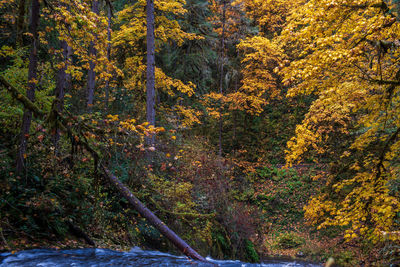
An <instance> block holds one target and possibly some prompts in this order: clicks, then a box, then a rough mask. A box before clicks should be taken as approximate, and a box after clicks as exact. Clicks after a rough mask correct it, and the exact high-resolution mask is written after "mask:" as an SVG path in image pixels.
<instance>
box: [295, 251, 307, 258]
mask: <svg viewBox="0 0 400 267" xmlns="http://www.w3.org/2000/svg"><path fill="white" fill-rule="evenodd" d="M304 256H305V255H304V252H303V251H299V252H297V253H296V257H298V258H303V257H304Z"/></svg>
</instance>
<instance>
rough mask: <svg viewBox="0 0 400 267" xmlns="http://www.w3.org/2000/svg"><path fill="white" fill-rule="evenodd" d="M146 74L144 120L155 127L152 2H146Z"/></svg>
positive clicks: (150, 0)
mask: <svg viewBox="0 0 400 267" xmlns="http://www.w3.org/2000/svg"><path fill="white" fill-rule="evenodd" d="M146 9H147V10H146V11H147V14H146V16H147V17H146V19H147V36H146V38H147V39H146V40H147V73H146V93H147V99H146V119H147V121H148V122H149V124H150V125H153V126H155V123H156V111H155V55H154V54H155V45H154V1H153V0H147V6H146ZM146 142H147V144H148V145H151V144H154V135H153V136H152V137H149V138H146Z"/></svg>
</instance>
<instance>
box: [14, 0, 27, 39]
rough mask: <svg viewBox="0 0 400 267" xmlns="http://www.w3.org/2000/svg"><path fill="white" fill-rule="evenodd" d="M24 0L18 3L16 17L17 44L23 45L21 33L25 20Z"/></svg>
mask: <svg viewBox="0 0 400 267" xmlns="http://www.w3.org/2000/svg"><path fill="white" fill-rule="evenodd" d="M25 3H26V1H25V0H20V1H19V3H18V19H17V37H16V42H17V46H23V33H24V21H25Z"/></svg>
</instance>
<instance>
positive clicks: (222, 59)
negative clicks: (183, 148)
mask: <svg viewBox="0 0 400 267" xmlns="http://www.w3.org/2000/svg"><path fill="white" fill-rule="evenodd" d="M222 1H223V4H222V35H221V56H220V57H221V59H220V66H219V68H220V69H219V73H220V79H219V93H220V94H221V95H222V94H223V93H224V57H225V21H226V0H222ZM221 104H222V103H221ZM222 112H223V108H222V106H221V108H220V117H219V150H218V154H219V156H222V124H223V121H222Z"/></svg>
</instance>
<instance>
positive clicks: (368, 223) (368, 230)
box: [278, 0, 400, 242]
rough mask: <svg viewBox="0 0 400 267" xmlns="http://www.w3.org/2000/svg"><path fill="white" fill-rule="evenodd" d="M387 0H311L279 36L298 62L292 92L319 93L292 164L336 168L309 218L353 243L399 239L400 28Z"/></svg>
mask: <svg viewBox="0 0 400 267" xmlns="http://www.w3.org/2000/svg"><path fill="white" fill-rule="evenodd" d="M393 8H394V6H393V5H391V4H389V3H386V2H385V1H361V2H358V3H354V1H347V0H346V1H340V2H337V1H307V2H306V3H305V4H304V5H301V6H299V7H298V8H296V9H295V10H293V12H292V13H291V15H290V16H289V18H288V21H289V22H288V25H287V26H286V27H285V28H284V30H283V31H282V35H281V37H279V38H278V39H279V40H280V42H281V43H282V44H283V48H284V49H285V51H286V52H287V54H288V55H289V57H290V59H291V60H292V62H291V63H290V64H289V65H288V66H287V67H285V68H283V69H282V71H281V73H282V74H283V75H284V83H285V84H287V85H291V88H290V89H289V91H288V96H297V95H314V96H315V97H316V100H315V101H314V102H313V103H312V105H311V107H310V108H309V111H308V114H307V115H306V117H305V118H304V120H303V122H302V124H300V125H298V126H297V128H296V136H295V137H294V138H293V139H292V140H291V141H290V142H288V154H287V161H288V163H289V164H293V163H296V162H299V161H301V160H307V159H309V160H311V159H312V160H313V161H315V162H318V163H321V162H322V163H323V162H330V164H329V165H330V171H329V172H328V173H327V174H326V176H325V178H326V189H325V190H324V191H323V192H321V193H320V194H319V195H318V196H315V197H313V198H312V199H311V200H310V202H309V204H308V206H307V207H306V216H307V218H308V219H309V220H310V222H312V223H316V224H318V225H319V228H321V227H325V226H331V225H338V226H344V227H346V229H347V230H346V234H345V238H346V239H347V240H350V239H354V238H357V237H359V236H363V237H368V238H369V239H370V240H372V241H374V242H378V241H382V240H384V239H392V240H398V239H399V237H400V236H399V235H398V234H395V232H394V231H395V230H396V229H398V227H399V224H398V219H399V217H398V216H399V213H398V212H399V211H400V201H399V198H398V196H396V194H397V193H396V189H395V187H393V186H392V185H393V184H394V183H395V181H398V174H399V163H398V155H399V153H400V150H399V148H400V140H399V132H400V130H399V126H400V125H399V122H400V116H399V115H400V114H399V110H400V109H399V93H400V92H399V85H400V83H399V81H400V80H399V78H400V71H399V67H400V62H399V56H398V55H399V53H400V45H399V41H398V40H399V39H400V35H399V33H400V31H399V27H400V24H399V22H398V20H396V17H395V15H394V12H391V10H393Z"/></svg>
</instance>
